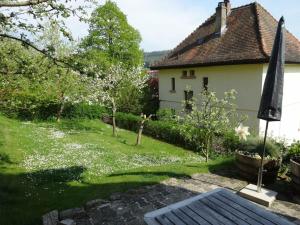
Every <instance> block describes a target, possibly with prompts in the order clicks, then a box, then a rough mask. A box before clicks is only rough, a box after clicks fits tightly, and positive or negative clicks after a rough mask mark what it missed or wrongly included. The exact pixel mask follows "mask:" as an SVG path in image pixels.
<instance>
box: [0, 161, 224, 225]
mask: <svg viewBox="0 0 300 225" xmlns="http://www.w3.org/2000/svg"><path fill="white" fill-rule="evenodd" d="M226 165H227V166H228V163H220V164H217V165H210V168H209V169H210V170H211V171H214V172H217V171H218V170H223V169H224V168H225V167H226ZM224 166H225V167H224ZM84 171H85V168H83V167H70V168H64V169H55V170H41V171H38V172H34V173H19V174H16V173H14V174H13V173H7V172H5V170H0V181H1V182H0V224H1V225H12V224H14V225H31V224H40V223H41V216H42V215H43V214H45V213H47V212H50V211H51V210H54V209H58V210H63V209H68V208H74V207H80V206H82V205H84V203H85V202H87V201H89V200H92V199H97V198H104V199H107V198H109V196H110V195H111V194H113V193H120V192H125V191H128V190H130V189H135V188H138V187H141V186H146V185H153V184H158V183H159V182H160V181H161V180H163V179H166V178H171V177H175V178H189V176H188V175H187V174H184V173H183V172H180V171H178V172H176V171H149V172H147V171H145V172H143V171H142V172H128V173H118V174H117V173H116V174H112V175H109V176H107V177H103V179H101V178H97V183H92V182H87V181H85V182H78V181H79V180H81V179H82V180H83V181H84ZM166 187H167V188H168V190H169V191H171V192H172V190H173V191H174V193H187V192H190V194H192V195H196V194H198V193H196V192H191V191H188V190H186V189H183V188H178V187H171V186H166V185H163V184H159V185H158V192H159V193H157V194H161V193H163V190H165V189H166ZM159 188H161V191H160V189H159ZM172 188H173V189H172ZM145 191H149V189H147V190H145ZM176 191H177V192H176ZM128 193H132V195H130V194H129V200H132V201H133V200H135V199H139V194H138V193H137V192H135V191H129V192H128ZM126 195H127V194H126ZM130 196H131V197H130ZM162 196H164V195H162ZM176 196H177V195H176ZM182 196H184V195H182ZM184 198H187V195H186V197H184ZM173 200H174V201H180V200H183V199H179V198H178V199H173ZM171 203H174V202H170V203H169V202H168V203H167V204H171ZM128 204H131V203H130V202H128ZM160 207H161V206H156V208H155V209H158V208H160ZM153 210H154V209H153ZM16 215H17V216H16Z"/></svg>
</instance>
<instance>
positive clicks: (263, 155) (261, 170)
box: [257, 121, 269, 193]
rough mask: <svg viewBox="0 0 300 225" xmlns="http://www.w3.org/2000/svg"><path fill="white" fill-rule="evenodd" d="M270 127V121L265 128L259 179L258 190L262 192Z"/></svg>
mask: <svg viewBox="0 0 300 225" xmlns="http://www.w3.org/2000/svg"><path fill="white" fill-rule="evenodd" d="M268 128H269V121H267V123H266V130H265V138H264V150H263V154H262V157H261V163H260V167H259V172H258V181H257V192H259V193H261V186H262V178H263V171H264V158H265V153H266V142H267V134H268Z"/></svg>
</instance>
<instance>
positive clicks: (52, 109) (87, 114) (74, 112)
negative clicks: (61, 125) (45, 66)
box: [1, 102, 107, 120]
mask: <svg viewBox="0 0 300 225" xmlns="http://www.w3.org/2000/svg"><path fill="white" fill-rule="evenodd" d="M59 107H60V105H59V104H57V103H55V102H45V103H42V104H40V105H39V107H36V108H35V109H34V110H29V109H28V110H27V109H24V108H19V109H18V108H15V109H7V108H2V109H1V111H2V112H3V113H4V114H5V115H6V116H9V117H13V118H19V119H23V120H34V119H37V120H47V119H51V118H54V117H56V114H57V112H58V109H59ZM105 113H107V110H106V109H105V108H104V107H103V106H99V105H88V104H84V103H81V104H76V105H73V104H66V106H65V109H64V112H63V114H62V117H63V118H67V119H80V118H88V119H96V118H100V117H101V115H103V114H105Z"/></svg>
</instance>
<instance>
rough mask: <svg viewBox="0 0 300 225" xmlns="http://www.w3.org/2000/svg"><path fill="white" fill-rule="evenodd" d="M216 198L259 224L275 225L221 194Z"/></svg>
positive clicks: (216, 195)
mask: <svg viewBox="0 0 300 225" xmlns="http://www.w3.org/2000/svg"><path fill="white" fill-rule="evenodd" d="M214 197H215V198H217V199H219V200H221V201H222V202H224V203H225V204H228V205H230V206H231V207H232V208H235V209H236V210H238V211H240V212H242V213H244V214H247V215H248V216H249V217H251V218H252V219H254V220H256V221H257V222H258V223H259V224H262V225H274V223H272V222H271V221H269V220H267V219H265V218H263V217H261V216H260V215H257V214H255V213H254V212H252V211H250V210H247V209H246V208H244V207H242V206H240V205H239V204H237V203H235V202H234V201H232V200H230V199H228V198H225V197H224V196H222V195H220V194H219V193H217V194H215V195H214Z"/></svg>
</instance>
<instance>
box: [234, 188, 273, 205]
mask: <svg viewBox="0 0 300 225" xmlns="http://www.w3.org/2000/svg"><path fill="white" fill-rule="evenodd" d="M238 194H239V195H240V196H242V197H244V198H246V199H248V200H250V201H253V202H256V203H258V204H260V205H263V206H266V207H270V206H271V205H272V203H273V202H274V201H275V200H276V196H277V194H278V193H277V192H275V191H271V190H268V189H264V188H262V189H261V192H260V193H258V192H257V186H256V185H254V184H249V185H248V186H246V187H245V188H244V189H242V190H241V191H240V192H239V193H238Z"/></svg>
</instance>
